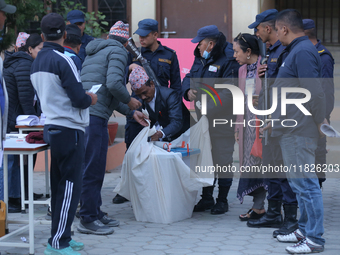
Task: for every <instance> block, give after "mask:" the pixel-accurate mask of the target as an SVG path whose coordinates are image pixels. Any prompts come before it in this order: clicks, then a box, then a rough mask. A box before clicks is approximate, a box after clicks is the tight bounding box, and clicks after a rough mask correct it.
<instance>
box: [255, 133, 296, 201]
mask: <svg viewBox="0 0 340 255" xmlns="http://www.w3.org/2000/svg"><path fill="white" fill-rule="evenodd" d="M262 164H263V165H264V166H269V165H271V166H280V165H284V164H283V158H282V152H281V147H280V145H279V144H278V142H277V140H275V139H271V140H270V141H269V144H268V145H264V144H263V147H262ZM274 177H277V178H274ZM265 183H266V184H267V185H268V196H267V199H268V200H276V201H282V203H283V204H289V205H297V200H296V195H295V193H294V192H293V190H292V188H291V187H290V185H289V183H288V180H287V178H286V174H285V173H282V172H279V173H277V176H270V178H266V179H265Z"/></svg>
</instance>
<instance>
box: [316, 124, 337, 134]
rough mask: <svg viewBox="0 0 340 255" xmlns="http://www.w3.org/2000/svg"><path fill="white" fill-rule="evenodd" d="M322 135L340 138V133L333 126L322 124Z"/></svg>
mask: <svg viewBox="0 0 340 255" xmlns="http://www.w3.org/2000/svg"><path fill="white" fill-rule="evenodd" d="M320 129H321V131H322V133H324V134H325V135H326V136H328V137H340V133H339V132H338V131H336V130H335V129H334V128H333V127H332V126H331V125H328V124H322V125H321V127H320Z"/></svg>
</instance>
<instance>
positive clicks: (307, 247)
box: [286, 238, 325, 254]
mask: <svg viewBox="0 0 340 255" xmlns="http://www.w3.org/2000/svg"><path fill="white" fill-rule="evenodd" d="M324 249H325V248H324V246H323V245H320V244H316V243H314V242H313V241H312V240H310V239H309V238H306V239H303V240H301V241H300V242H298V243H297V244H294V245H292V246H288V247H287V248H286V251H287V252H288V253H290V254H308V253H317V252H322V251H324Z"/></svg>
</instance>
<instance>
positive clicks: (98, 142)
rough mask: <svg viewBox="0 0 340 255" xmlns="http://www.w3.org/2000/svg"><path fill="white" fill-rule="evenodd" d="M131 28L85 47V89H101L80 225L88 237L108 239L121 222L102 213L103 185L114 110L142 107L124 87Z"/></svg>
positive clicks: (89, 136)
mask: <svg viewBox="0 0 340 255" xmlns="http://www.w3.org/2000/svg"><path fill="white" fill-rule="evenodd" d="M128 38H129V24H124V23H123V22H122V21H117V22H116V23H115V24H114V25H113V26H112V27H111V29H110V33H109V35H108V38H107V40H104V39H96V40H94V41H91V42H90V43H89V44H88V46H87V47H86V51H87V57H86V59H85V61H84V64H83V69H82V71H81V80H82V83H83V87H84V89H86V90H88V89H91V87H92V86H93V85H101V87H100V88H99V90H98V91H97V95H98V103H97V104H96V105H94V106H91V107H90V125H89V127H87V128H86V132H85V147H86V149H85V164H84V167H85V168H84V175H83V186H82V192H81V199H80V203H81V208H80V217H81V221H80V224H79V226H78V228H77V229H78V231H79V232H81V233H85V234H96V235H108V234H112V233H113V232H114V230H113V228H112V227H116V226H118V225H119V221H117V220H114V219H111V218H109V217H108V216H107V215H106V214H105V213H104V212H102V211H101V209H100V206H101V205H102V200H101V188H102V185H103V180H104V175H105V168H106V155H107V149H108V132H107V124H108V120H109V118H110V116H111V115H112V113H113V111H114V110H117V111H118V112H120V113H122V114H124V115H128V114H130V113H131V111H132V110H135V109H138V108H139V107H140V106H141V103H140V102H139V101H138V100H137V99H135V98H133V97H131V96H130V94H129V92H128V91H127V89H126V86H125V79H124V78H125V67H126V63H127V58H128V54H127V50H126V49H125V47H124V44H126V43H127V40H128ZM131 115H132V116H133V118H134V119H135V120H136V121H137V122H138V123H140V124H142V125H145V126H147V123H146V122H145V121H144V115H143V114H142V113H141V112H138V111H134V112H133V114H131ZM140 124H139V125H140Z"/></svg>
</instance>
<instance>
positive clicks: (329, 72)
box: [302, 19, 334, 187]
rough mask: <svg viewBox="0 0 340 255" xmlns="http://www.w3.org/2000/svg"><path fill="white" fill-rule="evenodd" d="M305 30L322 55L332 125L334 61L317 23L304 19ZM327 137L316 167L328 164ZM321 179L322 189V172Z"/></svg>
mask: <svg viewBox="0 0 340 255" xmlns="http://www.w3.org/2000/svg"><path fill="white" fill-rule="evenodd" d="M302 22H303V29H304V31H305V34H306V35H307V36H308V38H309V40H310V41H311V42H312V43H313V44H314V46H315V47H316V49H317V50H318V53H319V55H320V59H321V64H322V78H323V79H322V89H323V92H324V93H325V96H326V119H327V121H328V123H330V117H331V116H330V115H331V113H332V111H333V108H334V80H333V74H334V59H333V56H332V54H331V53H330V52H329V50H327V48H326V47H325V46H323V45H322V44H321V41H320V40H319V39H317V37H316V29H315V23H314V20H312V19H304V20H302ZM326 153H327V150H326V137H323V138H319V141H318V148H317V149H316V151H315V165H320V166H322V165H323V164H326ZM317 176H318V178H319V184H320V187H322V182H324V181H325V180H326V173H324V172H322V171H320V172H317Z"/></svg>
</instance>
